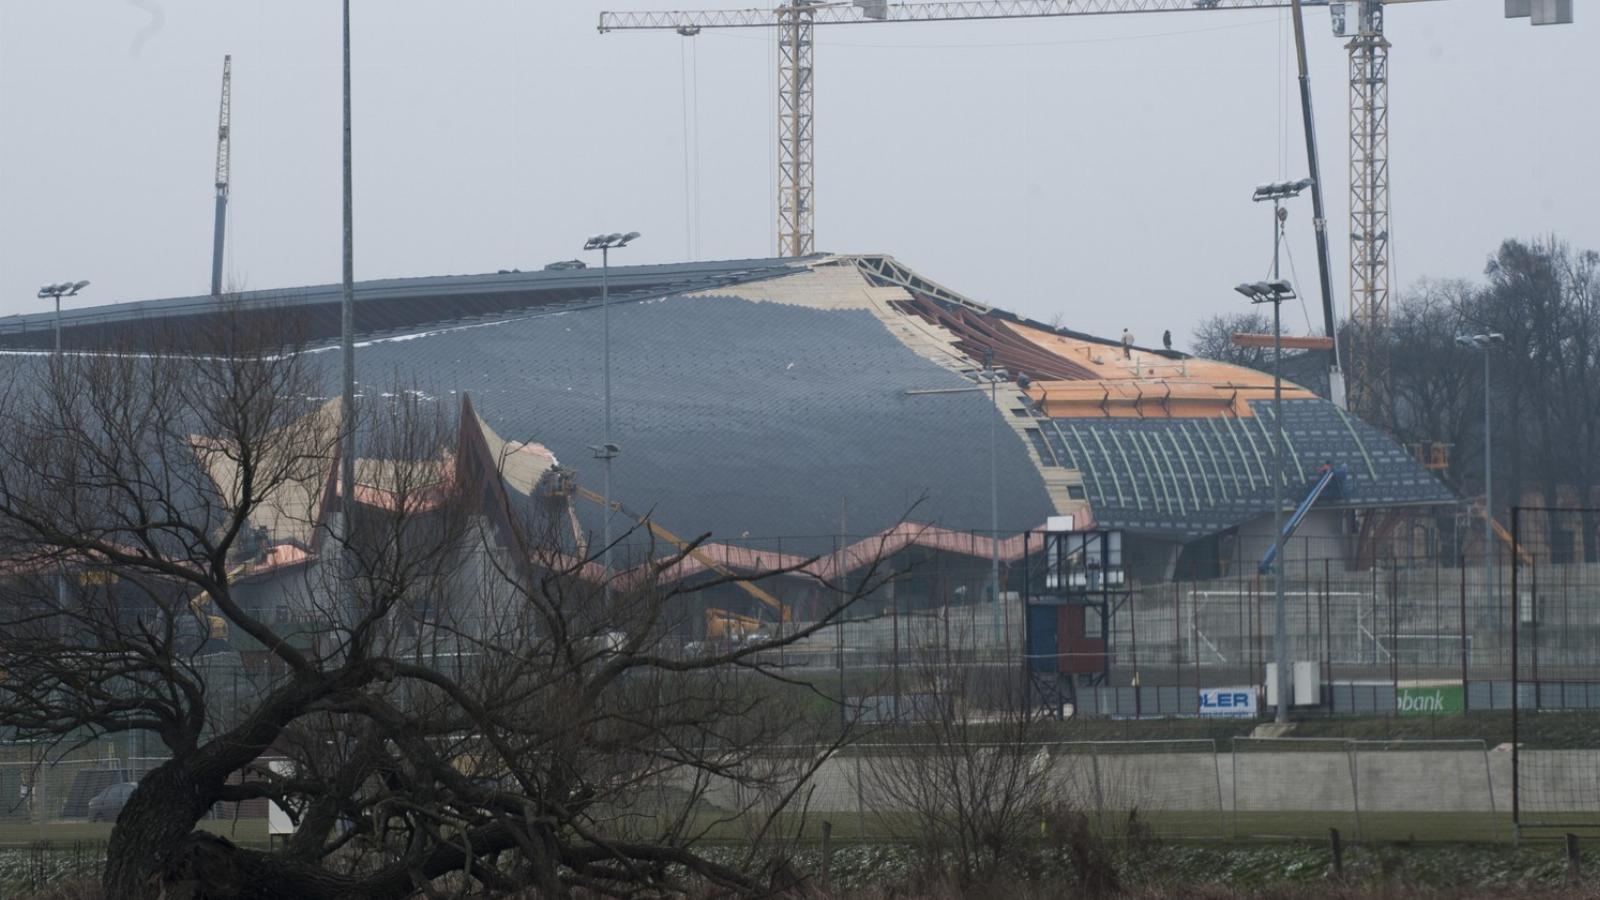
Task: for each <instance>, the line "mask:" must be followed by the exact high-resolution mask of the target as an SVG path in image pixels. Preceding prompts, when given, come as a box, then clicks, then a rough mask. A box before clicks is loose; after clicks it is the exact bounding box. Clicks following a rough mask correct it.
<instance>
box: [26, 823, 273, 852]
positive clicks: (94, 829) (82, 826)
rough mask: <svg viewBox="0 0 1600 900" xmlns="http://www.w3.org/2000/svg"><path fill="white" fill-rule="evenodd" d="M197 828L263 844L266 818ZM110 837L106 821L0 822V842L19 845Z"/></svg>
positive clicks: (63, 842)
mask: <svg viewBox="0 0 1600 900" xmlns="http://www.w3.org/2000/svg"><path fill="white" fill-rule="evenodd" d="M199 828H200V829H201V830H204V831H209V832H211V833H213V834H220V835H222V836H223V837H226V838H227V839H228V840H230V841H233V842H234V843H236V844H249V845H264V844H266V842H267V820H266V819H240V820H238V822H232V821H228V820H223V819H206V820H204V821H202V822H201V823H200V825H199ZM110 837H111V823H110V822H73V821H61V822H46V823H28V822H21V823H15V822H6V823H3V824H0V845H3V846H20V845H27V844H34V843H38V842H42V841H48V842H50V843H52V844H71V843H74V842H82V843H96V842H98V843H105V841H107V840H108V839H110Z"/></svg>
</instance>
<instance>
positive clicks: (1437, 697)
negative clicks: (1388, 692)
mask: <svg viewBox="0 0 1600 900" xmlns="http://www.w3.org/2000/svg"><path fill="white" fill-rule="evenodd" d="M1462 694H1463V691H1462V690H1461V685H1459V684H1440V685H1433V686H1431V687H1403V688H1400V689H1399V690H1397V691H1395V693H1394V705H1395V710H1396V711H1397V712H1399V713H1400V715H1402V716H1444V715H1451V714H1453V713H1459V712H1463V711H1465V710H1466V703H1465V702H1464V699H1463V697H1462Z"/></svg>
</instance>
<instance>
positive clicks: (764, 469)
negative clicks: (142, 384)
mask: <svg viewBox="0 0 1600 900" xmlns="http://www.w3.org/2000/svg"><path fill="white" fill-rule="evenodd" d="M610 315H611V365H612V376H611V377H612V421H613V426H612V439H613V441H614V442H615V443H617V444H618V445H620V446H621V448H622V452H621V455H620V456H618V457H617V459H616V461H615V462H614V463H613V471H612V494H613V496H615V497H617V498H618V499H619V500H621V501H622V502H623V503H624V504H626V506H627V507H628V508H629V509H630V510H631V511H633V512H638V513H644V512H649V511H653V513H654V515H655V518H656V519H657V520H658V521H660V522H661V523H662V524H664V525H666V526H667V527H668V528H670V529H673V530H675V531H679V532H680V533H683V534H684V535H685V536H689V535H691V534H698V533H701V532H706V531H709V532H712V533H714V534H715V535H716V536H717V537H718V538H720V539H738V538H741V537H745V536H748V537H749V538H752V539H755V538H761V539H771V538H776V537H785V538H799V537H808V538H812V539H813V540H811V541H810V542H809V543H808V545H807V546H805V547H804V548H802V547H801V546H799V542H796V544H795V549H796V550H798V551H800V552H808V551H809V552H817V551H818V550H825V549H826V548H827V546H828V544H827V541H828V540H830V539H831V536H832V535H835V534H838V533H839V531H840V526H841V522H840V516H841V512H843V513H844V515H845V516H846V519H847V521H846V523H845V525H846V529H847V530H848V532H849V533H850V534H854V535H860V534H867V533H873V532H877V531H879V530H881V529H884V528H887V527H889V526H891V525H893V524H894V523H895V522H896V521H898V520H899V519H900V518H901V517H902V516H903V515H906V514H907V513H908V512H911V511H912V507H913V505H914V504H917V503H918V501H919V500H921V501H922V504H921V505H920V506H918V507H917V508H916V510H915V513H914V518H915V520H917V521H920V522H932V523H937V524H939V525H942V526H945V527H950V528H956V529H967V530H988V528H989V524H990V523H989V447H990V445H989V435H990V426H991V424H1000V425H1003V424H1004V423H999V422H996V421H995V420H998V419H999V417H1000V412H999V411H998V410H997V409H996V408H995V406H994V405H993V404H992V403H991V402H989V399H988V398H987V397H985V396H983V395H982V394H981V393H978V392H973V391H962V392H957V393H948V394H931V395H908V394H907V393H906V392H907V391H908V390H914V389H928V388H935V389H938V388H957V389H964V388H971V387H972V384H971V382H969V381H966V380H965V379H962V378H961V377H959V376H958V375H955V374H953V373H951V372H950V371H948V370H947V369H944V368H942V367H940V366H938V365H936V364H934V363H932V362H929V361H927V360H926V359H924V358H922V357H921V356H919V355H917V354H916V353H914V352H913V351H911V350H909V349H907V348H906V347H905V345H904V344H903V343H901V342H900V341H899V340H898V339H897V338H895V337H894V336H893V335H892V334H890V333H889V331H888V330H887V329H885V328H884V327H883V325H882V323H881V322H879V321H878V320H877V319H876V318H875V317H874V316H873V315H872V314H871V313H870V312H868V311H865V310H820V309H813V308H808V307H802V306H794V305H787V304H778V303H755V302H750V301H747V300H742V299H737V298H733V297H724V296H700V297H694V298H687V297H677V296H674V297H668V298H665V299H657V300H650V301H643V302H625V303H617V304H614V305H612V307H611V310H610ZM357 367H358V370H359V371H361V372H362V373H364V374H365V380H366V381H368V382H369V383H371V382H373V381H374V380H380V379H382V378H383V377H384V375H381V374H379V373H385V374H387V375H388V376H389V377H391V378H392V377H394V376H396V375H398V376H399V377H401V378H404V379H406V380H410V379H417V380H418V381H419V384H418V387H420V388H421V389H422V390H424V391H427V392H429V393H434V394H438V395H441V396H442V395H447V394H449V393H450V392H460V391H465V392H469V393H470V394H471V395H472V398H473V404H474V406H475V407H476V409H477V411H478V413H479V415H481V416H482V417H483V418H484V420H485V421H487V422H488V423H489V424H490V425H491V426H492V427H493V428H494V429H495V430H496V431H497V432H498V433H500V434H501V435H504V436H505V437H506V438H507V439H512V440H536V441H539V442H540V443H543V444H544V445H545V446H547V447H549V448H550V449H551V450H553V451H554V452H555V454H556V457H557V458H558V459H559V460H560V461H561V462H562V464H563V465H566V466H570V467H575V468H576V469H578V470H579V481H580V482H581V483H583V484H584V485H586V486H588V487H590V488H592V489H595V490H598V489H599V488H600V485H601V463H600V462H599V461H597V460H595V459H593V458H592V454H591V453H590V451H589V450H588V449H587V448H588V447H589V446H591V445H596V444H599V443H601V442H602V397H603V393H602V311H601V310H599V309H594V308H587V309H581V310H572V311H567V312H561V313H556V314H550V315H542V316H534V317H527V318H521V319H511V320H507V321H504V322H501V323H496V324H486V325H485V326H484V327H477V328H470V329H461V330H453V331H441V332H435V333H429V334H426V335H423V336H420V337H417V338H413V339H405V340H401V339H398V338H396V339H391V340H378V341H376V342H373V343H370V344H368V345H366V346H363V347H362V348H361V349H360V350H359V351H358V356H357ZM996 431H997V433H998V447H997V451H996V452H997V462H998V468H999V490H1000V494H999V506H1000V510H1001V514H1000V527H1001V529H1002V531H1005V532H1007V533H1012V532H1016V531H1020V530H1022V529H1025V528H1029V527H1034V526H1037V525H1038V524H1039V523H1040V522H1042V521H1044V519H1045V517H1046V516H1048V515H1050V514H1051V512H1052V509H1051V506H1050V503H1049V499H1048V496H1047V494H1046V491H1045V488H1044V483H1043V480H1042V478H1041V477H1040V475H1039V472H1038V470H1037V469H1036V468H1035V467H1034V466H1033V464H1032V462H1031V460H1030V459H1029V456H1028V453H1027V450H1026V448H1025V447H1024V446H1023V443H1022V440H1021V439H1020V438H1019V437H1018V436H1017V435H1016V433H1015V432H1014V431H1012V430H1011V429H1010V428H1009V427H1000V428H997V429H996ZM841 501H843V509H841ZM584 519H585V524H586V525H588V526H589V527H594V526H596V525H597V524H598V521H599V516H598V510H588V511H587V514H586V515H585V516H584ZM621 524H626V521H625V520H624V523H621ZM596 530H598V529H596ZM617 530H618V531H620V530H621V525H619V526H618V528H617Z"/></svg>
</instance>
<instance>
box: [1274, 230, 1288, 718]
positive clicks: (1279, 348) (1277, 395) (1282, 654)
mask: <svg viewBox="0 0 1600 900" xmlns="http://www.w3.org/2000/svg"><path fill="white" fill-rule="evenodd" d="M1272 205H1273V209H1274V213H1273V219H1274V221H1276V219H1277V213H1276V209H1277V206H1278V201H1276V200H1274V201H1273V202H1272ZM1274 235H1276V232H1275V233H1274ZM1272 277H1273V280H1275V281H1276V280H1277V278H1278V251H1277V244H1276V237H1274V245H1273V251H1272ZM1272 541H1273V543H1274V545H1275V546H1276V547H1277V549H1276V551H1275V552H1274V553H1273V561H1274V562H1275V563H1276V565H1274V566H1273V567H1272V581H1273V592H1274V594H1276V597H1277V602H1276V604H1275V612H1276V619H1277V621H1276V623H1275V624H1274V629H1273V639H1274V641H1275V643H1276V644H1277V647H1276V648H1275V649H1276V654H1277V657H1278V709H1277V712H1276V713H1275V714H1274V716H1273V720H1274V721H1276V722H1277V723H1278V724H1280V725H1282V724H1284V723H1287V722H1288V721H1289V693H1288V692H1289V622H1288V618H1287V616H1286V614H1285V609H1286V601H1285V600H1284V593H1283V565H1284V561H1283V298H1282V296H1279V295H1274V297H1273V299H1272Z"/></svg>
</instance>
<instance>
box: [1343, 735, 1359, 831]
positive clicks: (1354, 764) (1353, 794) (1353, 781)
mask: <svg viewBox="0 0 1600 900" xmlns="http://www.w3.org/2000/svg"><path fill="white" fill-rule="evenodd" d="M1346 746H1347V751H1346V752H1347V754H1348V757H1349V760H1350V805H1351V807H1353V808H1354V809H1355V812H1356V840H1358V841H1359V840H1363V835H1362V833H1361V782H1360V775H1359V769H1360V753H1361V750H1360V747H1359V745H1358V744H1357V743H1356V742H1355V741H1350V742H1348V744H1347V745H1346Z"/></svg>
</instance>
